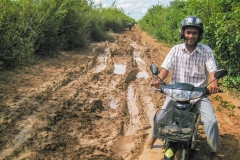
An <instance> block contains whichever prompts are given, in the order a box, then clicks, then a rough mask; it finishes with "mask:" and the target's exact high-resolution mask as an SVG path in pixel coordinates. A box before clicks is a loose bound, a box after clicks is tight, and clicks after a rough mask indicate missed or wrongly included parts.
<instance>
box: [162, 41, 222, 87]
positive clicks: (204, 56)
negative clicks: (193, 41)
mask: <svg viewBox="0 0 240 160" xmlns="http://www.w3.org/2000/svg"><path fill="white" fill-rule="evenodd" d="M161 67H163V68H165V69H167V70H168V71H171V70H173V73H172V78H171V83H189V84H192V85H194V86H195V87H204V86H205V85H206V84H207V82H208V73H211V72H213V71H215V70H217V66H216V63H215V59H214V56H213V51H212V49H211V48H210V47H209V46H207V45H204V44H198V45H197V47H196V49H195V50H194V51H193V53H192V54H190V53H189V52H188V50H187V48H186V45H185V43H183V44H179V45H175V46H174V47H173V48H172V49H171V50H170V52H169V53H168V55H167V57H166V58H165V60H164V62H163V64H162V66H161Z"/></svg>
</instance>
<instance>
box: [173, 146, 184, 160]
mask: <svg viewBox="0 0 240 160" xmlns="http://www.w3.org/2000/svg"><path fill="white" fill-rule="evenodd" d="M186 153H187V152H186V149H184V148H179V149H178V150H177V151H176V153H175V155H174V157H173V160H186Z"/></svg>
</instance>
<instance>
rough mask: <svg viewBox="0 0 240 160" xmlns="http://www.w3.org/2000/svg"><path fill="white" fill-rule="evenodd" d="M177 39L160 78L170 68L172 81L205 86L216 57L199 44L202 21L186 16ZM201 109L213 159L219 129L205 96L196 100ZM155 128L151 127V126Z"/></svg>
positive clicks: (157, 84)
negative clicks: (176, 43)
mask: <svg viewBox="0 0 240 160" xmlns="http://www.w3.org/2000/svg"><path fill="white" fill-rule="evenodd" d="M180 38H181V39H184V40H185V42H184V43H183V44H179V45H175V46H174V47H173V48H172V49H171V50H170V52H169V53H168V55H167V57H166V58H165V60H164V62H163V64H162V66H161V67H162V69H161V72H160V73H159V78H161V79H162V80H164V79H165V78H166V77H167V76H168V74H169V72H170V71H173V72H172V77H171V83H176V82H178V83H189V84H192V85H194V86H195V87H204V86H205V85H206V84H207V82H208V73H209V76H210V80H211V81H212V80H213V79H214V73H215V72H216V70H217V66H216V63H215V59H214V56H213V52H212V50H211V48H210V47H209V46H207V45H204V44H199V43H198V42H200V41H201V40H202V38H203V23H202V21H201V19H199V18H198V17H196V16H189V17H186V18H185V19H184V20H183V21H182V23H181V28H180ZM154 86H155V87H156V88H160V87H161V81H160V80H158V81H156V82H154ZM208 89H209V91H210V93H211V94H213V93H216V92H218V91H219V87H218V83H217V80H216V81H214V82H213V83H211V85H210V86H209V87H208ZM171 102H172V100H170V99H168V98H167V99H166V101H165V103H164V105H163V107H162V109H167V108H168V107H170V106H171ZM196 106H197V108H198V109H199V111H200V114H201V120H202V121H203V123H204V130H205V133H206V136H207V142H208V144H209V146H210V148H211V152H212V160H219V157H218V156H217V154H216V152H217V150H218V145H219V130H218V124H217V120H216V116H215V113H214V110H213V107H212V105H211V102H210V100H209V99H208V98H207V97H206V98H203V99H201V100H199V101H197V102H196ZM153 128H154V127H153ZM155 140H156V138H154V135H153V136H152V137H151V138H150V140H149V141H148V147H149V148H152V146H153V144H154V142H155Z"/></svg>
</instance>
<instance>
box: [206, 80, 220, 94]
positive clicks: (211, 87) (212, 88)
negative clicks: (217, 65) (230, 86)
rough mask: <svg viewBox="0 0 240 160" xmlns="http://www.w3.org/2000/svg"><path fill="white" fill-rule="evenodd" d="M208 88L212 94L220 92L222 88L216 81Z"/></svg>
mask: <svg viewBox="0 0 240 160" xmlns="http://www.w3.org/2000/svg"><path fill="white" fill-rule="evenodd" d="M208 90H209V92H210V94H214V93H218V92H219V90H220V88H219V87H218V85H216V84H215V83H212V84H211V85H210V86H209V87H208Z"/></svg>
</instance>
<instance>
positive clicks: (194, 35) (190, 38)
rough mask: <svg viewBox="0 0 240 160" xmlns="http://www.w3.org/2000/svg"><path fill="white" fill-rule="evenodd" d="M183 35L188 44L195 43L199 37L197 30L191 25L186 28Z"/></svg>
mask: <svg viewBox="0 0 240 160" xmlns="http://www.w3.org/2000/svg"><path fill="white" fill-rule="evenodd" d="M184 37H185V40H186V43H187V44H188V45H196V44H197V42H198V37H199V30H198V29H196V28H192V27H189V28H186V29H185V31H184Z"/></svg>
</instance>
